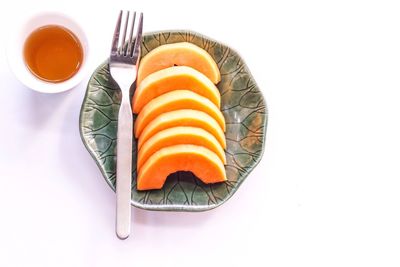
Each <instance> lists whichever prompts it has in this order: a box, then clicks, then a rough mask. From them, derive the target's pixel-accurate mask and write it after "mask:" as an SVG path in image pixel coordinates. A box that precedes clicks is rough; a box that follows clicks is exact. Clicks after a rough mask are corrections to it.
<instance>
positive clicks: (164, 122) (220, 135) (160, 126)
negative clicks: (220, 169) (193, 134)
mask: <svg viewBox="0 0 400 267" xmlns="http://www.w3.org/2000/svg"><path fill="white" fill-rule="evenodd" d="M176 126H192V127H199V128H202V129H203V130H206V131H207V132H209V133H210V134H212V135H213V136H214V137H215V138H216V139H217V140H218V142H219V143H220V145H221V146H222V148H226V141H225V135H224V132H223V131H222V129H221V127H220V126H219V124H218V123H217V121H216V120H215V119H214V118H213V117H211V116H210V115H208V114H207V113H204V112H202V111H198V110H193V109H179V110H174V111H170V112H165V113H163V114H160V115H159V116H158V117H156V118H155V119H154V120H152V121H151V122H150V123H149V124H148V125H147V126H146V127H145V128H144V129H143V131H142V133H141V134H140V136H139V140H138V149H139V150H140V149H141V147H142V145H143V144H144V143H145V142H146V141H147V140H148V139H150V138H151V137H152V136H153V135H155V134H157V132H159V131H162V130H165V129H168V128H172V127H176Z"/></svg>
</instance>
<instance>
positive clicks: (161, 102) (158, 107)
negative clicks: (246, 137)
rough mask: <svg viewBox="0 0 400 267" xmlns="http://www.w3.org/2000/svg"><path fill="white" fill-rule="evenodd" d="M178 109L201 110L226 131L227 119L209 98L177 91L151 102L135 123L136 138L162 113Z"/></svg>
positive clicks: (186, 91)
mask: <svg viewBox="0 0 400 267" xmlns="http://www.w3.org/2000/svg"><path fill="white" fill-rule="evenodd" d="M178 109H195V110H200V111H203V112H205V113H207V114H208V115H210V116H211V117H213V118H214V119H215V120H216V121H217V122H218V124H219V127H221V129H222V130H223V131H225V118H224V116H223V115H222V113H221V111H220V110H219V109H218V108H217V107H216V106H215V105H214V104H213V103H212V102H211V101H210V100H208V99H207V98H205V97H203V96H201V95H198V94H196V93H194V92H192V91H189V90H175V91H171V92H168V93H165V94H163V95H160V96H158V97H156V98H154V99H153V100H151V101H150V102H149V103H148V104H147V105H146V106H145V107H144V108H143V109H142V111H141V112H140V113H139V115H138V116H137V118H136V122H135V136H136V137H139V135H140V134H141V132H142V131H143V129H144V128H145V127H146V125H147V124H149V123H150V122H151V121H152V120H153V119H155V118H156V117H157V116H159V115H160V114H162V113H165V112H168V111H173V110H178Z"/></svg>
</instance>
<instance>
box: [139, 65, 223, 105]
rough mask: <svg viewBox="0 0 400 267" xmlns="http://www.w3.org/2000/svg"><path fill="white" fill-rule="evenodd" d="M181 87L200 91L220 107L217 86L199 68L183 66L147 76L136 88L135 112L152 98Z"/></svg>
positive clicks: (199, 92)
mask: <svg viewBox="0 0 400 267" xmlns="http://www.w3.org/2000/svg"><path fill="white" fill-rule="evenodd" d="M180 89H186V90H191V91H193V92H195V93H198V94H199V95H202V96H204V97H206V98H208V99H209V100H210V101H211V102H212V103H214V104H215V105H216V106H217V107H218V108H220V105H221V103H220V102H221V95H220V93H219V91H218V89H217V87H215V85H214V84H213V83H212V82H211V81H210V80H209V79H208V78H207V77H206V76H204V75H203V74H202V73H200V72H198V71H197V70H195V69H192V68H190V67H184V66H181V67H172V68H167V69H163V70H160V71H157V72H155V73H153V74H151V75H149V76H147V77H146V79H144V80H143V82H142V83H140V85H139V86H138V87H137V88H136V91H135V94H134V95H133V100H132V109H133V112H134V113H140V111H141V110H142V108H143V107H144V106H145V105H146V104H147V103H148V102H150V101H151V100H152V99H154V98H156V97H157V96H160V95H162V94H164V93H167V92H170V91H173V90H180Z"/></svg>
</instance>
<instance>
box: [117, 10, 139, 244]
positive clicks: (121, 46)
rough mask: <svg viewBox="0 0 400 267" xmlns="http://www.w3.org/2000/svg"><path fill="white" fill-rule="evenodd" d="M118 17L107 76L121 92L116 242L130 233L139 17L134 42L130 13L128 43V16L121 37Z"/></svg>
mask: <svg viewBox="0 0 400 267" xmlns="http://www.w3.org/2000/svg"><path fill="white" fill-rule="evenodd" d="M122 15H123V11H122V10H121V11H120V13H119V16H118V20H117V25H116V26H115V32H114V36H113V40H112V46H111V53H110V59H109V66H110V73H111V76H112V78H113V79H114V80H115V81H116V83H117V84H118V85H119V87H120V89H121V93H122V100H121V106H120V108H119V114H118V134H117V182H116V184H117V185H116V194H117V211H116V234H117V236H118V237H119V238H120V239H126V238H127V237H128V236H129V234H130V231H131V190H132V189H131V183H132V138H133V136H132V134H133V117H132V108H131V103H130V88H131V87H132V85H134V84H135V81H136V76H137V68H138V65H139V59H140V44H141V42H142V29H143V14H142V13H140V16H139V23H138V26H137V28H138V29H137V32H136V37H135V40H134V41H133V39H132V38H133V31H134V25H135V19H136V12H133V16H132V19H131V21H132V23H131V29H130V33H129V37H128V40H127V39H126V37H127V35H126V33H127V30H128V24H129V16H130V13H129V11H128V12H127V14H126V16H125V17H126V19H125V24H124V27H123V30H122V36H121V24H122Z"/></svg>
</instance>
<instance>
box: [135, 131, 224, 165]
mask: <svg viewBox="0 0 400 267" xmlns="http://www.w3.org/2000/svg"><path fill="white" fill-rule="evenodd" d="M180 144H191V145H198V146H203V147H205V148H208V149H209V150H211V151H212V152H214V153H215V154H217V156H218V157H219V158H220V160H221V161H222V163H224V164H225V163H226V158H225V153H224V150H223V149H222V147H221V145H220V144H219V142H218V140H217V139H216V138H215V137H214V136H213V135H212V134H210V133H209V132H207V131H206V130H203V129H201V128H197V127H187V126H178V127H173V128H168V129H165V130H162V131H160V132H158V133H157V134H155V135H153V136H152V137H151V138H150V139H149V140H147V141H146V142H145V143H144V144H143V146H142V147H141V148H140V149H139V152H138V159H137V168H138V170H139V169H140V167H142V165H143V163H144V162H145V161H146V160H147V159H148V158H149V157H150V156H151V155H153V154H154V153H155V152H157V151H158V150H160V149H161V148H164V147H168V146H173V145H180Z"/></svg>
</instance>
